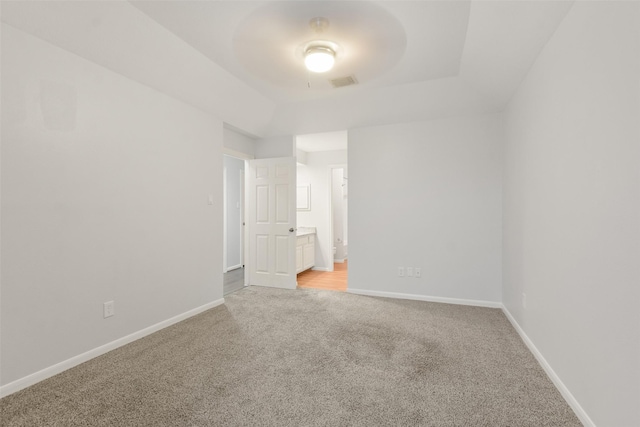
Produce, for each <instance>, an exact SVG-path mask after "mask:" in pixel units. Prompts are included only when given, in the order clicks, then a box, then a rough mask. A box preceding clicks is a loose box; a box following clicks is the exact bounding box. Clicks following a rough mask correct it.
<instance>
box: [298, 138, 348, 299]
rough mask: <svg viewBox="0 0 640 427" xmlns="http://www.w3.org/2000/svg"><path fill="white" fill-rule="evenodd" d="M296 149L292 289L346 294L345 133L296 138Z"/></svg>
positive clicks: (346, 179) (346, 180)
mask: <svg viewBox="0 0 640 427" xmlns="http://www.w3.org/2000/svg"><path fill="white" fill-rule="evenodd" d="M296 148H297V161H298V165H297V186H298V199H300V197H301V196H302V197H304V200H297V206H298V211H297V223H298V244H297V246H296V249H297V255H296V257H297V258H298V257H301V258H302V261H300V262H298V277H297V281H298V287H299V288H316V289H327V290H338V291H346V290H347V276H348V272H347V266H348V264H347V253H348V252H347V250H348V245H347V205H346V196H347V194H348V193H347V191H348V188H347V185H346V183H347V182H348V174H347V160H348V159H347V132H346V131H341V132H330V133H321V134H312V135H299V136H298V137H297V138H296ZM309 233H310V234H309ZM310 253H312V254H313V261H312V262H309V259H308V258H309V254H310Z"/></svg>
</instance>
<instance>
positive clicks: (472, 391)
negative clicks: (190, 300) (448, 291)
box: [0, 287, 581, 427]
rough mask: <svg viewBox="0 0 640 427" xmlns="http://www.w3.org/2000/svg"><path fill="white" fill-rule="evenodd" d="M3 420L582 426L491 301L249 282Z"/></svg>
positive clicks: (1, 413)
mask: <svg viewBox="0 0 640 427" xmlns="http://www.w3.org/2000/svg"><path fill="white" fill-rule="evenodd" d="M0 417H1V418H0V419H1V420H2V425H3V426H5V427H7V426H45V425H56V426H214V425H215V426H536V427H540V426H579V425H581V424H580V422H579V421H578V419H577V418H576V417H575V415H574V414H573V412H572V411H571V409H570V408H569V407H568V406H567V404H566V403H565V401H564V400H563V399H562V397H561V396H560V394H559V392H558V391H557V390H556V389H555V388H554V386H553V384H552V383H551V381H550V380H549V379H548V378H547V377H546V375H545V373H544V372H543V370H542V369H541V368H540V366H539V365H538V363H537V362H536V360H535V359H534V357H533V356H532V355H531V353H530V352H529V351H528V350H527V348H526V347H525V345H524V344H523V343H522V341H521V340H520V338H519V336H518V335H517V333H516V332H515V331H514V330H513V328H512V327H511V325H510V324H509V321H508V320H507V319H506V318H505V316H504V315H503V314H502V312H501V311H500V310H498V309H489V308H478V307H467V306H456V305H448V304H438V303H427V302H419V301H405V300H394V299H382V298H373V297H364V296H358V295H351V294H345V293H342V292H331V291H319V290H296V291H286V290H278V289H269V288H256V287H250V288H245V289H243V290H241V291H239V292H236V293H234V294H232V295H229V296H228V297H226V304H225V305H224V306H219V307H216V308H214V309H212V310H209V311H207V312H205V313H202V314H200V315H198V316H195V317H193V318H190V319H188V320H185V321H184V322H181V323H179V324H177V325H174V326H172V327H169V328H167V329H164V330H162V331H160V332H158V333H155V334H153V335H150V336H148V337H146V338H143V339H141V340H138V341H136V342H134V343H131V344H129V345H127V346H125V347H122V348H119V349H117V350H114V351H112V352H110V353H108V354H105V355H103V356H101V357H98V358H96V359H94V360H91V361H89V362H87V363H84V364H82V365H80V366H78V367H76V368H73V369H71V370H69V371H66V372H64V373H62V374H60V375H57V376H55V377H53V378H50V379H48V380H46V381H43V382H41V383H39V384H36V385H35V386H32V387H30V388H28V389H25V390H22V391H20V392H18V393H15V394H13V395H10V396H8V397H6V398H4V399H2V400H1V401H0Z"/></svg>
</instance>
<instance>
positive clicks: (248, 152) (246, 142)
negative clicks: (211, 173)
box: [222, 127, 256, 159]
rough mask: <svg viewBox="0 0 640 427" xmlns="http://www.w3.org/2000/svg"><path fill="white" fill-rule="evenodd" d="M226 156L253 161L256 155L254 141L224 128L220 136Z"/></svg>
mask: <svg viewBox="0 0 640 427" xmlns="http://www.w3.org/2000/svg"><path fill="white" fill-rule="evenodd" d="M222 139H223V145H224V148H225V153H226V154H231V155H236V156H241V157H242V158H246V159H253V158H254V157H255V155H256V140H255V139H254V138H250V137H248V136H246V135H243V134H241V133H240V132H236V131H235V130H233V129H229V128H227V127H225V128H224V129H223V134H222Z"/></svg>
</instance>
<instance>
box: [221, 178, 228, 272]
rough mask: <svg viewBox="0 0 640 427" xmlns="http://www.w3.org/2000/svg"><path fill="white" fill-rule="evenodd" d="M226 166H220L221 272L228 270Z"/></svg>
mask: <svg viewBox="0 0 640 427" xmlns="http://www.w3.org/2000/svg"><path fill="white" fill-rule="evenodd" d="M227 205H228V200H227V167H226V166H222V272H223V273H226V272H228V271H229V269H228V268H227V251H228V250H229V249H228V247H227V208H228V206H227Z"/></svg>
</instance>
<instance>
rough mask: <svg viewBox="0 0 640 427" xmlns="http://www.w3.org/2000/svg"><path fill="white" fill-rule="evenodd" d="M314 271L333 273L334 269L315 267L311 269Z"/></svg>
mask: <svg viewBox="0 0 640 427" xmlns="http://www.w3.org/2000/svg"><path fill="white" fill-rule="evenodd" d="M311 269H312V270H314V271H333V268H331V269H330V268H329V267H313V268H311Z"/></svg>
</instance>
